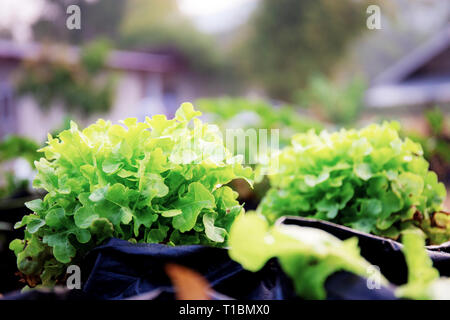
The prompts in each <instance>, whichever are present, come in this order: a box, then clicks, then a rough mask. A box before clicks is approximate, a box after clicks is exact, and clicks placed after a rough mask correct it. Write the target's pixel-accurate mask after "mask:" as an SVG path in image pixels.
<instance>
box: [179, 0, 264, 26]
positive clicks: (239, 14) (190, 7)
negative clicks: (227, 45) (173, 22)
mask: <svg viewBox="0 0 450 320" xmlns="http://www.w3.org/2000/svg"><path fill="white" fill-rule="evenodd" d="M257 4H258V0H178V5H179V7H180V10H181V12H182V13H184V14H185V15H187V16H189V17H191V18H192V20H193V21H194V23H195V25H196V26H197V27H198V28H199V29H200V30H201V31H204V32H207V33H218V32H226V31H228V30H231V29H233V28H234V27H236V26H238V25H239V24H242V23H244V22H245V21H246V20H247V18H248V17H249V15H250V14H251V13H252V12H253V10H254V9H255V8H256V6H257Z"/></svg>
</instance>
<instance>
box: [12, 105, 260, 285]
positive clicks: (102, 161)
mask: <svg viewBox="0 0 450 320" xmlns="http://www.w3.org/2000/svg"><path fill="white" fill-rule="evenodd" d="M200 114H201V113H200V112H198V111H195V110H194V108H193V106H192V105H191V104H189V103H185V104H183V105H182V106H181V107H180V109H178V111H177V112H176V116H175V118H174V119H171V120H168V119H166V117H165V116H164V115H156V116H154V117H153V118H151V119H150V118H147V119H146V120H145V122H138V121H137V120H136V119H135V118H129V119H126V120H124V121H123V124H124V125H125V126H126V127H124V126H121V125H112V124H111V123H110V122H109V121H104V120H98V121H97V122H96V123H95V124H93V125H91V126H89V127H87V128H86V129H84V130H82V131H80V130H79V129H78V128H77V126H76V124H75V123H73V122H72V123H71V127H70V129H69V130H65V131H62V132H61V133H60V134H59V136H58V138H53V137H52V136H50V135H49V137H48V142H47V143H48V146H46V147H44V148H43V149H42V151H43V152H44V153H45V158H41V159H40V161H38V162H36V168H37V170H38V174H37V176H36V179H35V180H34V186H35V187H36V188H43V189H45V190H46V191H48V194H47V195H46V196H45V197H44V199H43V200H40V199H38V200H34V201H31V202H28V203H27V204H26V205H27V207H28V208H29V209H31V210H32V211H33V212H34V213H33V214H30V215H27V216H25V217H24V218H23V219H22V221H20V222H18V223H17V224H16V226H15V227H16V228H20V227H26V229H25V239H24V240H15V241H13V242H12V243H11V245H10V248H11V249H12V250H14V252H15V254H16V255H17V265H18V268H19V270H20V271H21V272H22V273H23V274H24V275H26V278H27V279H28V280H30V281H29V282H33V283H40V282H42V284H44V285H53V284H54V283H55V281H56V280H57V279H59V277H60V276H61V275H62V274H63V273H64V272H65V267H66V266H67V265H68V264H73V263H76V262H78V261H79V260H80V259H82V258H83V256H84V255H85V253H86V252H87V251H89V250H90V249H92V248H94V247H95V246H97V245H99V244H101V243H102V242H103V241H104V240H105V239H107V238H109V237H117V238H120V239H125V240H129V241H131V242H145V243H166V244H171V245H178V244H207V245H213V246H222V245H224V243H225V241H226V239H227V236H228V230H229V228H230V225H231V223H232V222H233V220H234V219H235V218H236V217H237V216H238V215H239V214H240V213H241V212H242V211H243V210H242V207H241V206H240V204H239V203H238V202H237V201H236V198H237V193H236V192H234V191H232V190H231V189H230V188H229V187H228V186H224V185H225V184H227V183H228V182H230V181H231V180H233V179H235V178H244V179H251V176H252V170H251V169H250V168H245V167H243V166H242V164H241V160H242V159H241V157H233V156H232V155H231V154H230V153H229V152H228V150H227V149H226V148H225V146H224V144H223V141H222V139H221V136H220V135H219V134H218V128H217V127H216V126H213V125H209V124H203V123H202V122H201V121H200V120H199V119H198V118H196V117H197V116H199V115H200ZM192 122H193V128H191V126H190V124H191V123H192Z"/></svg>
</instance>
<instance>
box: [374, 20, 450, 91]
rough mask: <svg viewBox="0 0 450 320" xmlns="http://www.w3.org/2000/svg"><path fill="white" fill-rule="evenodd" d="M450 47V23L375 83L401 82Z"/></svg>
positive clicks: (380, 76)
mask: <svg viewBox="0 0 450 320" xmlns="http://www.w3.org/2000/svg"><path fill="white" fill-rule="evenodd" d="M449 48H450V24H449V25H447V26H446V27H445V28H444V29H443V30H442V31H441V32H439V33H438V34H436V35H435V36H434V37H432V39H431V40H429V41H428V42H426V43H425V44H423V45H422V46H420V47H419V48H417V49H416V50H413V51H412V52H411V53H410V54H408V55H406V56H405V57H403V58H402V59H400V60H399V61H398V62H397V63H395V64H394V65H393V66H391V67H390V68H388V69H387V70H385V71H384V72H382V73H381V74H380V75H379V76H378V77H376V78H375V80H374V81H373V84H374V85H380V84H390V83H399V82H401V81H403V80H405V79H407V78H408V77H409V76H410V75H412V74H413V73H414V72H416V71H417V70H418V69H420V68H421V67H423V66H424V65H425V64H427V63H428V62H429V61H431V60H433V59H435V58H436V57H438V56H439V55H440V54H441V53H443V52H444V51H446V50H448V49H449Z"/></svg>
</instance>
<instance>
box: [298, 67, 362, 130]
mask: <svg viewBox="0 0 450 320" xmlns="http://www.w3.org/2000/svg"><path fill="white" fill-rule="evenodd" d="M365 89H366V85H365V83H364V82H363V81H362V80H361V79H358V78H355V79H354V80H353V81H351V82H350V83H348V84H347V85H346V86H343V87H342V86H338V85H335V84H333V83H332V82H331V81H328V80H327V79H326V78H325V77H323V76H315V77H313V78H312V79H311V80H310V82H309V83H308V86H307V87H306V89H305V90H303V91H300V92H299V94H298V99H299V103H300V104H301V105H303V106H305V107H307V108H311V109H313V110H315V111H318V113H319V114H320V116H321V117H322V118H324V119H326V120H327V121H329V122H332V123H335V124H338V125H348V124H352V123H354V122H355V121H356V120H357V118H358V115H359V113H360V111H361V110H362V107H363V101H362V100H363V97H364V92H365Z"/></svg>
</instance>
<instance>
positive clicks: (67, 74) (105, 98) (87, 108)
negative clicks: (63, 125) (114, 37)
mask: <svg viewBox="0 0 450 320" xmlns="http://www.w3.org/2000/svg"><path fill="white" fill-rule="evenodd" d="M108 52H109V44H108V43H107V42H106V41H101V40H100V41H97V42H93V43H91V44H90V45H88V46H86V47H84V48H83V50H82V51H81V53H80V61H79V62H75V63H72V62H69V61H66V60H64V59H63V58H62V57H55V56H54V55H53V56H52V54H51V53H45V52H44V53H43V54H42V56H41V57H40V58H38V59H37V60H31V61H26V62H24V64H23V66H22V68H21V70H20V72H19V77H18V82H17V91H18V93H19V94H21V95H27V94H31V95H32V96H33V97H34V98H35V99H36V100H37V102H38V103H39V106H40V107H42V108H49V107H50V106H51V104H52V103H53V102H55V101H60V102H62V103H63V104H64V106H65V107H66V108H67V109H68V110H78V111H80V112H81V113H83V114H86V115H88V114H91V113H95V112H101V111H107V110H108V109H109V106H110V105H111V102H112V98H113V92H114V84H113V82H114V81H113V78H112V77H110V76H108V77H106V78H104V79H101V80H102V81H98V80H100V79H99V78H98V77H97V76H100V71H101V69H102V68H103V67H104V65H105V61H106V57H107V55H108Z"/></svg>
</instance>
